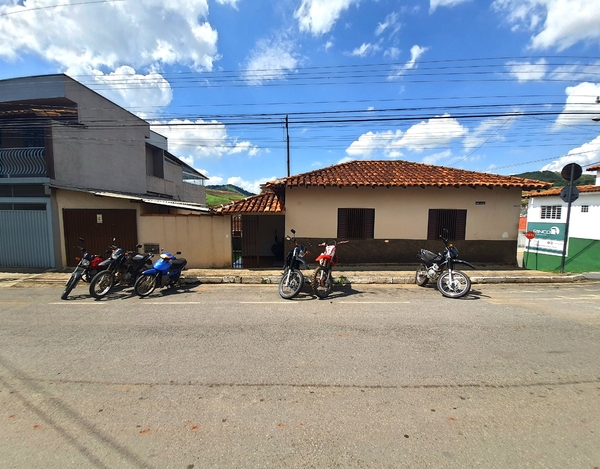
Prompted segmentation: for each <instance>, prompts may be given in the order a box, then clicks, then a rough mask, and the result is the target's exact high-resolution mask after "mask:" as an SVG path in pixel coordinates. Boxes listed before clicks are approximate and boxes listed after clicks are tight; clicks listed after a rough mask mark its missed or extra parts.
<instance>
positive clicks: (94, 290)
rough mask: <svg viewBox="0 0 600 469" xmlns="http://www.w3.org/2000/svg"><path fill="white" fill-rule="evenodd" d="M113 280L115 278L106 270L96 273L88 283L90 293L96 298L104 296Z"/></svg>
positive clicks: (111, 285)
mask: <svg viewBox="0 0 600 469" xmlns="http://www.w3.org/2000/svg"><path fill="white" fill-rule="evenodd" d="M114 282H115V278H114V276H113V274H112V272H109V271H108V270H106V271H104V272H100V273H99V274H96V276H95V277H94V278H93V279H92V282H91V283H90V295H92V296H93V297H94V298H97V299H101V298H104V297H105V296H106V294H107V293H108V292H109V291H110V289H111V288H112V287H113V285H114Z"/></svg>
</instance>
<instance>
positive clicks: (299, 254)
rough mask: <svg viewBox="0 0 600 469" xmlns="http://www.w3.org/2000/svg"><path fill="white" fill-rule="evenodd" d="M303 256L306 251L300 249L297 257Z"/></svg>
mask: <svg viewBox="0 0 600 469" xmlns="http://www.w3.org/2000/svg"><path fill="white" fill-rule="evenodd" d="M305 254H306V251H305V250H304V249H301V250H300V251H298V257H304V255H305Z"/></svg>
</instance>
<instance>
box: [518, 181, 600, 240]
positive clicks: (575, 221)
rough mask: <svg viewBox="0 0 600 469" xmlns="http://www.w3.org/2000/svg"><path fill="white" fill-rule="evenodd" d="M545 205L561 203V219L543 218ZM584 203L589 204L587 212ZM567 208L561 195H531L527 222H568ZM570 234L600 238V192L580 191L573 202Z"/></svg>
mask: <svg viewBox="0 0 600 469" xmlns="http://www.w3.org/2000/svg"><path fill="white" fill-rule="evenodd" d="M543 205H560V206H561V207H562V209H561V218H560V220H551V219H542V217H541V216H542V209H541V207H542V206H543ZM582 205H587V206H588V211H587V212H582V211H581V207H582ZM567 209H568V205H567V204H566V203H565V202H563V201H562V199H561V198H560V197H559V196H549V197H531V198H530V199H529V207H528V209H527V223H552V222H553V221H554V222H560V223H566V222H567ZM569 236H570V237H573V238H582V239H597V240H600V193H597V192H592V193H589V192H580V193H579V198H578V199H577V200H576V201H575V202H573V203H572V204H571V217H570V220H569Z"/></svg>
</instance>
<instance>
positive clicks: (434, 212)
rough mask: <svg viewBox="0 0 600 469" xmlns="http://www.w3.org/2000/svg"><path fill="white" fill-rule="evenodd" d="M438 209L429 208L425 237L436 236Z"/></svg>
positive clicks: (431, 237)
mask: <svg viewBox="0 0 600 469" xmlns="http://www.w3.org/2000/svg"><path fill="white" fill-rule="evenodd" d="M438 212H439V210H438V209H435V208H432V209H429V220H428V222H427V239H437V238H438Z"/></svg>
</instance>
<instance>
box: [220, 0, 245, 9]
mask: <svg viewBox="0 0 600 469" xmlns="http://www.w3.org/2000/svg"><path fill="white" fill-rule="evenodd" d="M239 1H240V0H217V3H219V4H220V5H231V6H232V7H233V8H236V9H237V4H238V2H239Z"/></svg>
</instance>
